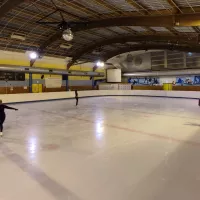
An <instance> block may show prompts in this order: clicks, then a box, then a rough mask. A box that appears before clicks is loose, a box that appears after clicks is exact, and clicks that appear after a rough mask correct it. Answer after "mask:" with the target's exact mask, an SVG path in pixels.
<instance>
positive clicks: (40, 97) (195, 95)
mask: <svg viewBox="0 0 200 200" xmlns="http://www.w3.org/2000/svg"><path fill="white" fill-rule="evenodd" d="M101 96H144V97H162V98H185V99H200V92H190V91H187V92H184V91H161V90H160V91H153V90H93V91H80V92H79V97H80V98H88V97H101ZM0 99H2V100H3V102H4V103H27V102H40V101H54V100H66V99H74V92H50V93H27V94H2V95H0Z"/></svg>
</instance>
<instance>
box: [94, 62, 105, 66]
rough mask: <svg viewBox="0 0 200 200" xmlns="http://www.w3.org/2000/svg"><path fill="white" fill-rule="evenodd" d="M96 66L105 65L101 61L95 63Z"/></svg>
mask: <svg viewBox="0 0 200 200" xmlns="http://www.w3.org/2000/svg"><path fill="white" fill-rule="evenodd" d="M96 65H97V67H104V65H105V63H104V62H102V61H97V63H96Z"/></svg>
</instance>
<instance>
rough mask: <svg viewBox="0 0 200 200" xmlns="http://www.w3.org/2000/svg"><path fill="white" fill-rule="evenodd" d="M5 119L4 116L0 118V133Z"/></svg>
mask: <svg viewBox="0 0 200 200" xmlns="http://www.w3.org/2000/svg"><path fill="white" fill-rule="evenodd" d="M5 119H6V116H5V115H2V116H0V132H3V123H4V121H5Z"/></svg>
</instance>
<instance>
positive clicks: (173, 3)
mask: <svg viewBox="0 0 200 200" xmlns="http://www.w3.org/2000/svg"><path fill="white" fill-rule="evenodd" d="M167 2H168V3H169V5H171V6H172V8H173V13H174V14H178V13H183V11H182V10H181V9H180V8H179V6H178V5H177V4H176V3H175V1H174V0H167Z"/></svg>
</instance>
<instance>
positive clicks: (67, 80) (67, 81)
mask: <svg viewBox="0 0 200 200" xmlns="http://www.w3.org/2000/svg"><path fill="white" fill-rule="evenodd" d="M65 86H66V91H69V76H68V75H66V85H65Z"/></svg>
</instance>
